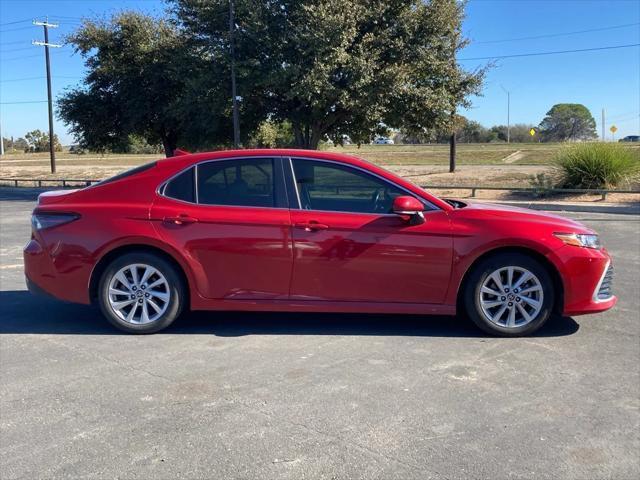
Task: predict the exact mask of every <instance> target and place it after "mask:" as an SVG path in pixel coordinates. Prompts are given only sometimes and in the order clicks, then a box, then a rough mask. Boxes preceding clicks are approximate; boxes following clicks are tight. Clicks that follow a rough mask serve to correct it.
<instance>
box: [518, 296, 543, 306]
mask: <svg viewBox="0 0 640 480" xmlns="http://www.w3.org/2000/svg"><path fill="white" fill-rule="evenodd" d="M522 301H523V302H527V303H528V304H529V305H531V306H532V307H533V308H540V302H539V301H538V300H534V299H533V298H529V297H522Z"/></svg>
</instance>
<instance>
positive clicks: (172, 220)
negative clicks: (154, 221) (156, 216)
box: [162, 214, 198, 225]
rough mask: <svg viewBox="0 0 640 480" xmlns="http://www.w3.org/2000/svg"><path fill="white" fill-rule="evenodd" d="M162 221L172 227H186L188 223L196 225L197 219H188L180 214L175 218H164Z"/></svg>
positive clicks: (187, 216) (188, 217)
mask: <svg viewBox="0 0 640 480" xmlns="http://www.w3.org/2000/svg"><path fill="white" fill-rule="evenodd" d="M162 221H163V222H164V223H170V224H172V225H188V224H190V223H197V222H198V219H197V218H193V217H190V216H189V215H185V214H181V215H178V216H177V217H164V218H163V219H162Z"/></svg>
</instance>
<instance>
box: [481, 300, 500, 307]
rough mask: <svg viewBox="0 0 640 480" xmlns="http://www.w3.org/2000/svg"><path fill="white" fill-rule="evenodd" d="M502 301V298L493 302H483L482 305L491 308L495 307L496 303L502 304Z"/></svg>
mask: <svg viewBox="0 0 640 480" xmlns="http://www.w3.org/2000/svg"><path fill="white" fill-rule="evenodd" d="M503 304H504V302H503V301H502V300H497V301H495V302H484V303H483V305H484V307H485V308H493V307H497V306H498V305H503Z"/></svg>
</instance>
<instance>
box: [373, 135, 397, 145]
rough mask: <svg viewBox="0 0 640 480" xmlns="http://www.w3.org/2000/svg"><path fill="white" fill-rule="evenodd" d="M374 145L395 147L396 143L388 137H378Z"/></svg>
mask: <svg viewBox="0 0 640 480" xmlns="http://www.w3.org/2000/svg"><path fill="white" fill-rule="evenodd" d="M373 143H374V144H375V145H393V144H394V143H395V142H394V141H393V140H391V139H390V138H388V137H378V138H376V139H375V140H374V141H373Z"/></svg>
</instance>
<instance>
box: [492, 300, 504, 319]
mask: <svg viewBox="0 0 640 480" xmlns="http://www.w3.org/2000/svg"><path fill="white" fill-rule="evenodd" d="M506 309H507V304H506V303H505V304H503V305H502V307H500V310H498V313H496V314H495V315H494V316H493V318H492V319H491V320H492V321H493V322H495V323H498V322H499V321H500V319H501V318H502V315H503V314H504V312H505V310H506Z"/></svg>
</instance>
